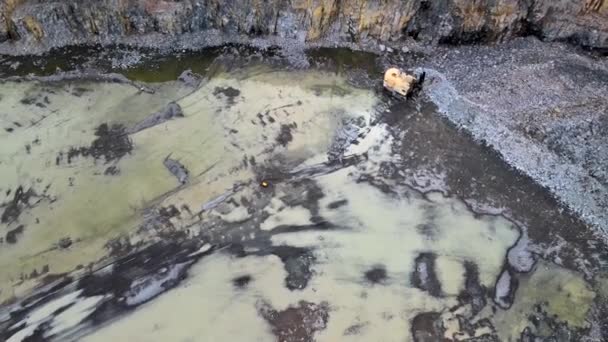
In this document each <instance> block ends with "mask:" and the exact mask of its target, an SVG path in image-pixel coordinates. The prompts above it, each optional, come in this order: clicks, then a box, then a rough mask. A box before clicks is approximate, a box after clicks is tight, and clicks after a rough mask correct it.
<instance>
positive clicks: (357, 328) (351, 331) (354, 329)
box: [342, 322, 369, 336]
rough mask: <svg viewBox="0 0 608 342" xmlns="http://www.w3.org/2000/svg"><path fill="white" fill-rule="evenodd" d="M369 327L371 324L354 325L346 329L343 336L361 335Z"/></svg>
mask: <svg viewBox="0 0 608 342" xmlns="http://www.w3.org/2000/svg"><path fill="white" fill-rule="evenodd" d="M368 325H369V322H365V323H357V324H353V325H351V326H350V327H348V328H346V329H345V330H344V332H343V333H342V335H343V336H353V335H359V334H361V332H362V331H363V330H364V329H365V328H366V327H367V326H368Z"/></svg>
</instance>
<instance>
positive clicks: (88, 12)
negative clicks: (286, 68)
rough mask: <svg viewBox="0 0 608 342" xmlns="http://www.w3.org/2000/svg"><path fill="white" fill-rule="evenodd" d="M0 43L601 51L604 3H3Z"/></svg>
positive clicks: (607, 31)
mask: <svg viewBox="0 0 608 342" xmlns="http://www.w3.org/2000/svg"><path fill="white" fill-rule="evenodd" d="M2 1H3V2H2V3H1V4H0V43H4V44H11V42H12V43H14V42H17V41H18V42H20V44H21V45H22V46H25V47H27V46H28V45H27V44H43V45H45V46H46V45H48V46H60V45H69V44H73V43H83V42H88V43H95V42H101V43H107V42H118V41H120V39H122V38H124V37H128V36H138V35H145V34H150V33H161V34H166V35H169V36H177V35H181V34H184V33H199V32H204V31H205V30H209V29H217V30H220V31H222V32H224V33H229V34H246V35H256V36H257V35H277V36H280V37H288V38H295V39H299V40H306V41H315V40H318V39H323V38H325V39H330V40H333V41H340V42H358V41H362V40H366V39H377V40H381V41H391V40H398V39H403V38H406V37H410V38H412V39H415V40H420V41H424V42H433V43H461V42H477V41H501V40H503V39H506V38H509V37H513V36H519V35H528V34H534V35H537V36H539V37H542V38H543V39H546V40H568V41H572V42H574V43H576V44H580V45H583V46H586V47H590V48H602V49H606V48H608V1H606V0H584V1H583V0H438V1H431V0H382V1H381V0H267V1H262V0H228V1H220V0H174V1H168V0H59V1H48V2H40V1H33V0H2Z"/></svg>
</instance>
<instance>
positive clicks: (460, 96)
mask: <svg viewBox="0 0 608 342" xmlns="http://www.w3.org/2000/svg"><path fill="white" fill-rule="evenodd" d="M423 64H425V68H423V69H424V70H425V71H426V72H427V83H426V87H425V93H426V94H427V95H428V96H429V97H430V98H431V100H432V101H433V102H434V103H435V104H436V105H437V106H438V108H439V111H440V112H441V113H442V114H443V115H445V116H446V117H447V118H448V119H449V120H450V121H452V122H453V123H454V124H456V125H457V126H458V127H460V128H462V129H464V130H466V131H468V132H470V133H471V134H472V136H473V137H474V138H475V139H476V140H477V141H478V142H481V143H485V144H487V145H489V146H491V147H492V148H493V149H495V150H496V151H498V152H499V153H500V155H501V156H502V158H503V159H504V160H505V161H506V162H508V163H509V164H510V165H512V166H513V167H515V168H516V169H518V170H519V171H521V172H523V173H524V174H526V175H528V176H530V177H531V178H532V179H534V180H535V181H536V182H537V183H539V184H540V185H542V186H543V187H546V188H547V189H549V190H550V191H551V193H552V194H554V195H555V197H557V199H559V200H560V201H561V202H562V203H563V204H564V205H565V206H566V207H568V208H569V209H571V210H572V211H574V212H575V213H576V214H578V215H579V216H580V217H581V218H582V219H583V220H584V221H585V222H587V223H589V224H591V225H593V226H595V227H597V228H599V229H600V230H601V232H602V233H603V234H602V235H603V236H604V238H606V234H608V182H607V177H606V172H607V171H606V170H608V134H606V133H607V132H608V111H607V109H608V99H607V98H606V97H605V95H602V94H606V93H608V62H607V59H606V58H605V57H593V56H586V55H583V54H580V53H577V52H576V51H573V50H572V49H571V48H569V47H566V46H564V45H560V44H546V43H540V42H538V41H536V40H534V39H520V40H515V41H513V42H512V43H509V44H507V45H503V46H499V47H463V48H457V49H452V50H444V51H442V52H440V53H439V54H437V56H436V57H433V58H432V59H430V60H428V61H426V62H424V63H423Z"/></svg>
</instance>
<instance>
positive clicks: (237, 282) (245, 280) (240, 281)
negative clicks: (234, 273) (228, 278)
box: [232, 274, 253, 289]
mask: <svg viewBox="0 0 608 342" xmlns="http://www.w3.org/2000/svg"><path fill="white" fill-rule="evenodd" d="M252 280H253V277H252V276H250V275H248V274H247V275H244V276H240V277H237V278H234V279H232V284H233V285H234V286H235V287H236V288H239V289H243V288H246V287H247V285H249V283H250V282H251V281H252Z"/></svg>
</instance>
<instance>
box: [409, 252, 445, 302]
mask: <svg viewBox="0 0 608 342" xmlns="http://www.w3.org/2000/svg"><path fill="white" fill-rule="evenodd" d="M436 258H437V256H436V255H434V254H433V253H421V254H420V255H418V257H416V260H415V261H414V262H415V265H414V271H413V272H412V275H411V282H412V285H413V286H414V287H417V288H419V289H421V290H422V291H426V292H428V293H429V294H430V295H431V296H433V297H440V296H441V295H442V291H441V283H440V282H439V279H438V278H437V274H436V273H435V259H436Z"/></svg>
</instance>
